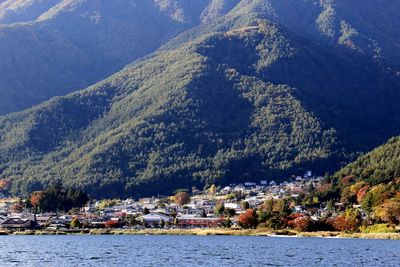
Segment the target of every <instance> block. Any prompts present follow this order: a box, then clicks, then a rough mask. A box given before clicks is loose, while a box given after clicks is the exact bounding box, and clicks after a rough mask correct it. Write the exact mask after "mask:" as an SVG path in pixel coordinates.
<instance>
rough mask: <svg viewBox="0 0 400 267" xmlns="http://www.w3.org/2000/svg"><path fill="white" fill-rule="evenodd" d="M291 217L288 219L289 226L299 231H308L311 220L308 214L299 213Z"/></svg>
mask: <svg viewBox="0 0 400 267" xmlns="http://www.w3.org/2000/svg"><path fill="white" fill-rule="evenodd" d="M293 217H295V218H294V219H292V220H289V221H288V225H289V227H291V228H293V229H295V230H297V231H300V232H304V231H308V230H309V229H310V228H311V226H312V220H311V218H310V217H309V216H303V215H299V216H293Z"/></svg>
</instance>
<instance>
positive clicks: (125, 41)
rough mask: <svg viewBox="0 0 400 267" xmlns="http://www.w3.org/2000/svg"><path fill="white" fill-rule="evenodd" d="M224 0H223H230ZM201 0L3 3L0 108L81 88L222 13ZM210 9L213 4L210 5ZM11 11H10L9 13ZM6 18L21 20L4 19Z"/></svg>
mask: <svg viewBox="0 0 400 267" xmlns="http://www.w3.org/2000/svg"><path fill="white" fill-rule="evenodd" d="M231 1H232V0H230V1H226V2H228V3H229V2H231ZM215 3H216V1H212V0H201V1H195V2H193V1H189V0H163V1H161V0H154V1H141V0H133V1H132V0H119V1H108V0H90V1H89V0H64V1H54V0H21V1H16V0H12V1H3V2H1V3H0V57H1V59H2V60H1V61H0V94H1V95H2V98H1V99H0V114H5V113H9V112H13V111H19V110H22V109H25V108H29V107H32V106H33V105H36V104H39V103H41V102H43V101H45V100H48V99H50V98H51V97H53V96H59V95H65V94H67V93H70V92H73V91H76V90H78V89H83V88H85V87H87V86H89V85H91V84H93V83H95V82H97V81H99V80H101V79H104V78H106V77H107V76H109V75H111V74H113V73H115V72H116V71H119V70H120V69H121V68H123V67H124V66H125V65H126V64H129V63H131V62H132V61H134V60H137V59H139V58H141V57H143V56H146V55H148V54H150V53H152V52H154V51H155V50H157V49H158V48H159V47H160V46H161V45H162V44H164V43H166V42H168V41H169V40H170V39H172V38H173V37H175V36H176V35H178V34H179V33H181V32H183V31H185V30H187V29H189V28H192V27H194V26H196V25H199V24H200V23H201V22H202V19H204V18H206V17H209V16H211V14H213V15H212V16H219V15H220V14H223V12H225V9H224V7H223V6H222V7H221V8H222V9H221V8H220V9H218V8H216V10H215V9H210V8H209V5H211V4H215ZM213 10H214V11H213ZM7 18H9V19H7ZM6 22H24V23H17V24H4V25H1V23H6Z"/></svg>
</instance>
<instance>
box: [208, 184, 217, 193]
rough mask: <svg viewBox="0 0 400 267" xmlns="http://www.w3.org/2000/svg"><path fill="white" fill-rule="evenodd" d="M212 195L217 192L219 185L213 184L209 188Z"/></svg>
mask: <svg viewBox="0 0 400 267" xmlns="http://www.w3.org/2000/svg"><path fill="white" fill-rule="evenodd" d="M208 191H209V192H210V194H211V195H215V194H216V193H217V187H216V186H215V184H213V185H212V186H211V187H210V189H208Z"/></svg>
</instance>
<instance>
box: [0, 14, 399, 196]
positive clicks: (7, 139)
mask: <svg viewBox="0 0 400 267" xmlns="http://www.w3.org/2000/svg"><path fill="white" fill-rule="evenodd" d="M223 21H224V22H221V23H222V24H223V25H222V24H221V25H220V29H226V31H220V32H216V33H212V34H206V35H204V36H201V37H199V38H198V39H196V40H192V41H191V42H189V43H187V44H184V45H183V46H181V47H179V48H176V49H171V50H167V51H164V52H159V53H157V54H155V55H153V56H152V57H149V58H147V59H145V60H142V61H140V62H137V63H135V64H132V65H131V66H130V67H129V68H127V69H125V70H123V71H121V72H119V73H117V74H115V75H113V76H111V77H110V78H108V79H106V80H104V81H102V82H100V83H98V84H96V85H94V86H91V87H90V88H88V89H86V90H84V91H81V92H77V93H73V94H71V95H68V96H65V97H59V98H55V99H53V100H51V101H49V102H46V103H44V104H42V105H40V106H37V107H35V108H33V109H30V110H26V111H23V112H20V113H15V114H10V115H7V116H3V117H1V118H0V160H1V162H0V164H1V165H0V170H1V174H0V177H1V178H10V179H12V180H13V181H14V183H13V190H14V192H18V193H26V192H28V191H31V190H34V189H38V188H40V187H42V185H43V184H47V183H50V182H51V181H54V180H55V179H61V180H62V181H63V182H64V183H65V184H67V185H72V186H77V187H80V188H83V189H85V190H87V191H89V192H90V193H91V194H93V195H95V196H102V197H104V196H107V197H114V196H123V195H131V196H132V195H133V196H140V195H142V196H143V195H150V194H156V193H170V192H172V191H173V190H175V189H176V188H182V187H191V186H193V185H197V186H201V185H204V184H211V183H213V182H216V183H220V184H224V183H229V182H239V181H246V180H255V181H257V180H259V179H265V178H267V179H279V178H283V177H286V176H287V175H291V174H297V173H302V172H303V171H304V170H305V168H312V169H314V170H316V171H320V172H322V171H326V170H331V169H335V168H337V167H338V166H339V165H340V163H341V161H342V160H345V159H346V158H347V157H348V156H351V154H352V153H354V152H359V151H366V150H369V149H371V148H372V147H374V146H376V145H378V144H380V143H382V142H383V140H385V139H387V138H389V137H390V136H393V135H396V134H397V133H398V132H400V121H399V120H400V114H399V113H400V111H399V110H398V108H397V103H399V101H400V92H399V78H398V77H397V76H396V75H395V74H394V73H393V72H391V71H390V70H387V69H385V68H383V67H382V66H380V65H379V64H375V61H374V60H373V59H371V58H370V57H369V56H366V55H360V54H358V53H349V51H347V50H346V49H344V50H343V49H341V48H340V47H334V48H332V47H327V46H325V45H323V44H318V43H315V42H314V41H311V40H308V39H306V38H304V37H302V36H298V35H296V34H294V33H293V32H291V31H290V30H288V29H287V28H286V27H282V26H279V25H277V24H274V23H271V22H268V21H266V20H259V19H257V18H254V17H253V16H250V15H239V17H230V16H228V17H226V18H224V19H223Z"/></svg>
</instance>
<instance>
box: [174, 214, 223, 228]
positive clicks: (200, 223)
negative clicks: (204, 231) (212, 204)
mask: <svg viewBox="0 0 400 267" xmlns="http://www.w3.org/2000/svg"><path fill="white" fill-rule="evenodd" d="M177 219H178V224H179V227H182V228H194V227H197V228H206V227H207V228H212V227H218V226H221V225H222V223H223V222H224V221H225V219H224V218H214V217H206V218H202V217H193V216H181V217H177Z"/></svg>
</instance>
